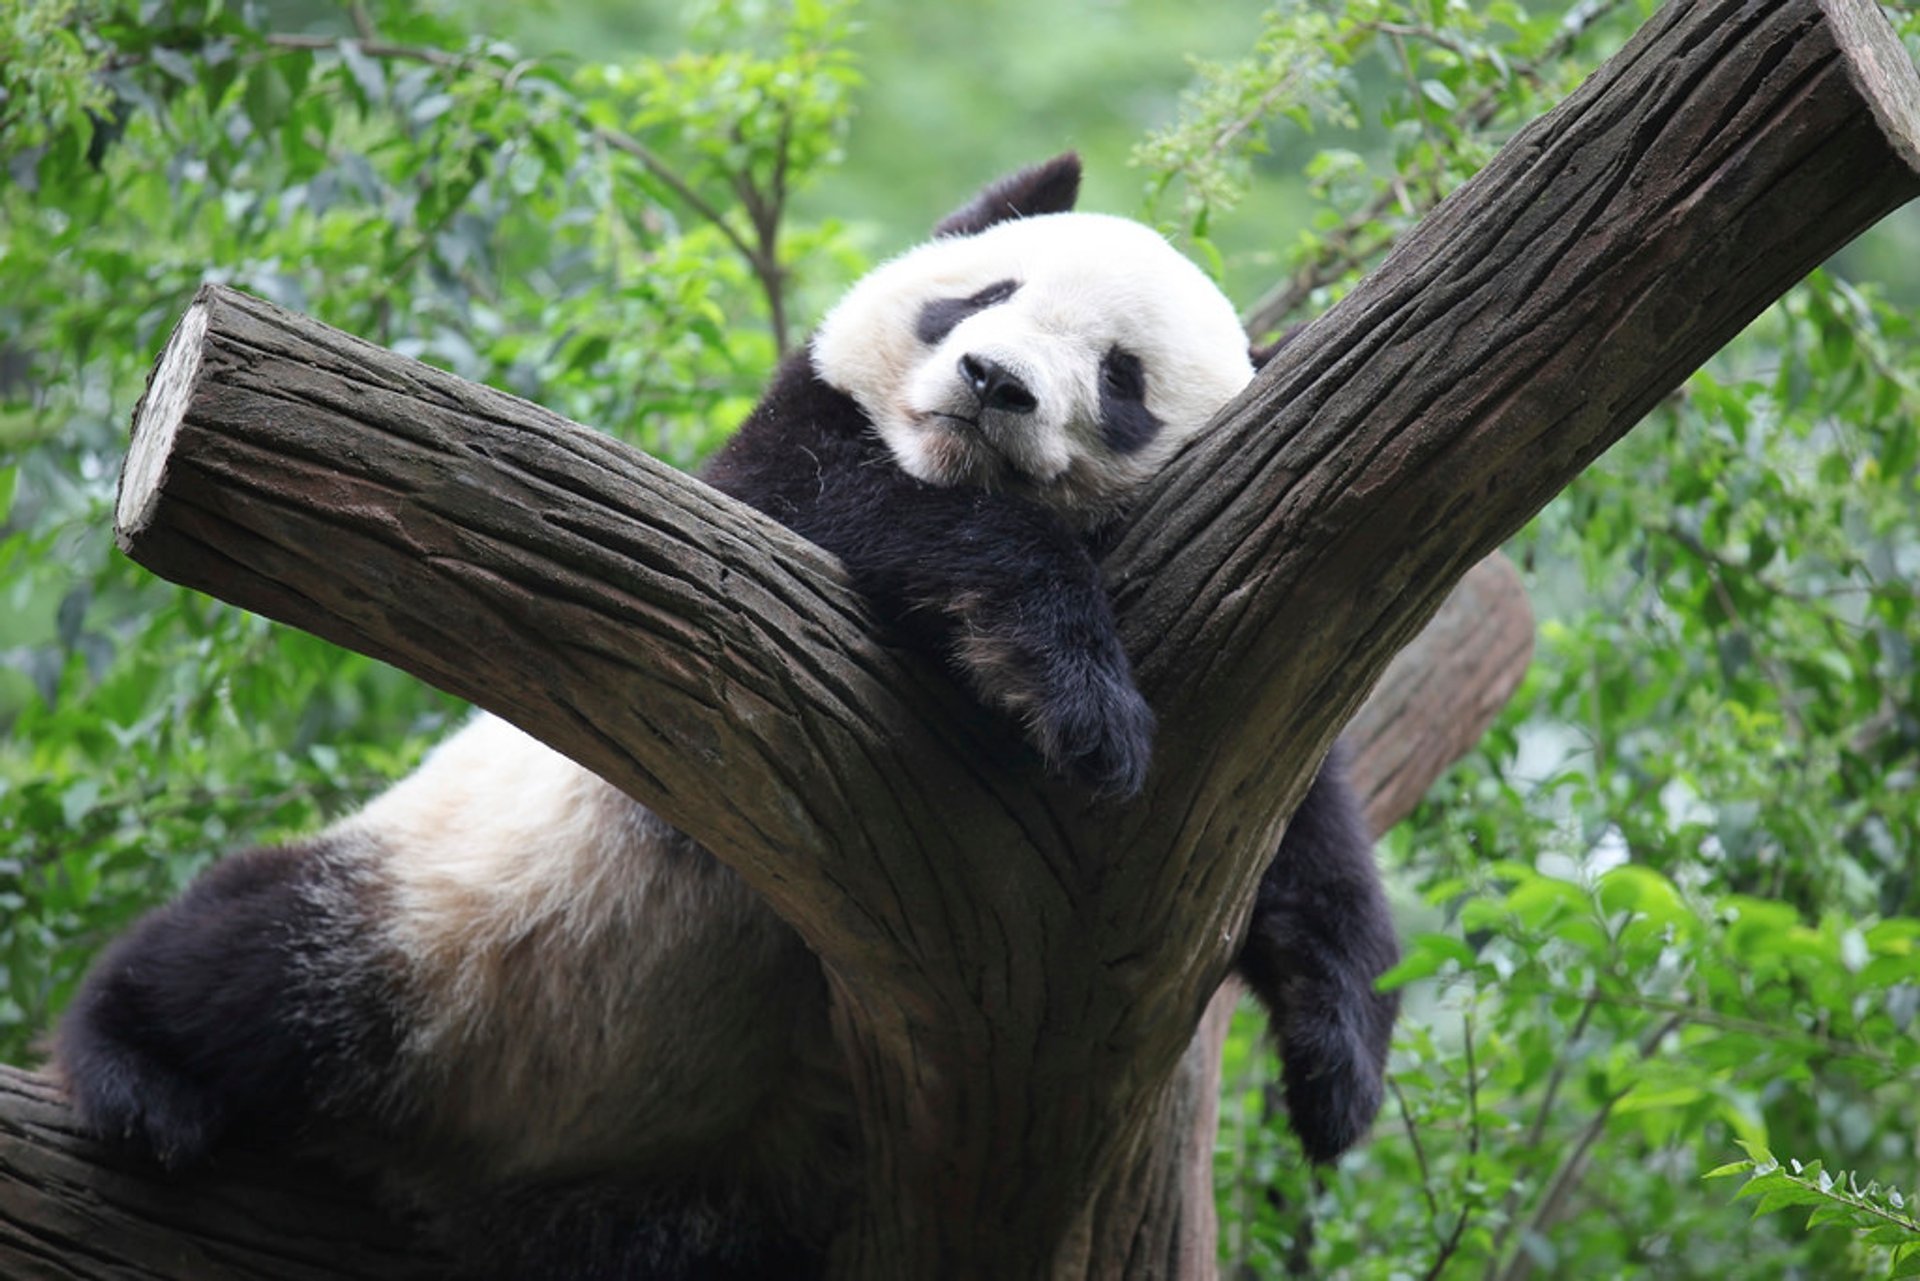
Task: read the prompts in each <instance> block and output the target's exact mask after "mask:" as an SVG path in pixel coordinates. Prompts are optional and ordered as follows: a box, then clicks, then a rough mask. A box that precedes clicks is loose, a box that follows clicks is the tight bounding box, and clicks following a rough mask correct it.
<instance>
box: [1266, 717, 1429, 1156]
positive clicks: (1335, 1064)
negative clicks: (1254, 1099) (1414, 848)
mask: <svg viewBox="0 0 1920 1281" xmlns="http://www.w3.org/2000/svg"><path fill="white" fill-rule="evenodd" d="M1399 956H1400V949H1399V944H1398V942H1397V941H1396V939H1395V937H1394V932H1393V917H1392V913H1391V911H1390V910H1389V908H1388V905H1387V900H1386V894H1385V891H1384V890H1383V889H1382V887H1381V884H1380V876H1379V872H1378V869H1377V868H1376V867H1375V865H1374V861H1373V842H1372V840H1371V839H1370V838H1369V836H1368V832H1367V826H1366V821H1365V819H1364V818H1363V817H1362V815H1361V813H1360V807H1359V802H1358V800H1357V798H1356V797H1355V796H1354V794H1353V791H1352V788H1351V787H1350V786H1349V785H1348V783H1347V780H1346V770H1345V759H1344V756H1343V754H1342V751H1341V749H1340V748H1339V747H1338V746H1336V747H1335V749H1334V751H1333V753H1331V754H1329V756H1328V757H1327V760H1326V762H1325V763H1324V764H1323V765H1322V766H1321V768H1320V773H1319V775H1318V776H1317V777H1316V778H1315V779H1314V781H1313V785H1312V787H1310V788H1309V789H1308V791H1307V795H1306V798H1305V799H1304V800H1302V801H1301V803H1300V808H1299V809H1298V810H1297V811H1295V813H1294V816H1293V819H1292V821H1291V822H1290V823H1289V824H1288V826H1287V831H1286V835H1285V836H1284V837H1283V838H1282V840H1281V842H1280V849H1279V851H1278V852H1277V853H1276V854H1275V855H1274V858H1273V861H1272V863H1270V864H1269V865H1268V867H1267V870H1266V873H1265V875H1264V876H1263V877H1262V878H1261V881H1260V888H1259V891H1258V894H1257V895H1256V897H1255V899H1254V908H1253V917H1252V920H1251V921H1250V922H1249V925H1248V930H1247V941H1246V945H1245V947H1243V948H1242V949H1241V953H1240V958H1239V966H1238V967H1239V971H1240V973H1241V975H1242V977H1244V978H1245V979H1246V980H1247V984H1248V986H1250V987H1251V988H1252V989H1253V991H1254V994H1255V995H1256V996H1258V997H1259V998H1260V1001H1261V1003H1262V1004H1263V1005H1265V1006H1266V1008H1267V1011H1268V1013H1269V1015H1270V1016H1271V1017H1272V1020H1273V1028H1274V1031H1275V1033H1276V1034H1277V1036H1278V1039H1279V1042H1280V1058H1281V1064H1282V1084H1283V1086H1284V1089H1285V1094H1286V1100H1287V1113H1288V1119H1289V1121H1290V1122H1291V1124H1292V1128H1293V1131H1294V1133H1295V1134H1297V1135H1298V1136H1299V1137H1300V1141H1301V1145H1302V1147H1304V1148H1305V1149H1306V1153H1307V1156H1308V1157H1309V1158H1310V1159H1312V1160H1314V1161H1322V1162H1323V1161H1331V1160H1333V1159H1334V1158H1335V1157H1337V1156H1339V1155H1340V1154H1341V1153H1342V1152H1344V1151H1346V1149H1348V1148H1349V1147H1351V1146H1353V1144H1355V1143H1357V1142H1359V1141H1360V1139H1362V1138H1364V1137H1365V1135H1366V1133H1367V1130H1368V1128H1369V1127H1370V1126H1371V1125H1372V1124H1373V1119H1374V1116H1375V1115H1376V1114H1377V1113H1378V1112H1379V1110H1380V1103H1381V1098H1382V1094H1383V1092H1384V1089H1385V1072H1386V1061H1387V1050H1388V1046H1389V1043H1390V1042H1391V1041H1392V1039H1393V1020H1394V1017H1395V1016H1396V1015H1397V1014H1398V1012H1399V1008H1400V998H1399V995H1398V994H1397V993H1383V992H1378V991H1375V990H1374V980H1376V979H1377V978H1379V977H1380V975H1381V974H1383V973H1385V972H1386V971H1387V970H1388V969H1389V968H1391V967H1392V966H1393V965H1394V963H1395V962H1396V961H1398V960H1399Z"/></svg>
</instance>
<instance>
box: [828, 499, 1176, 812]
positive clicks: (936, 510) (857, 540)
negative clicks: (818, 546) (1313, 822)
mask: <svg viewBox="0 0 1920 1281" xmlns="http://www.w3.org/2000/svg"><path fill="white" fill-rule="evenodd" d="M867 510H868V511H870V512H871V513H872V514H873V518H874V520H875V527H874V528H873V529H871V530H859V529H854V528H851V527H850V526H849V525H848V524H847V523H846V522H845V521H843V522H841V524H840V525H839V526H838V527H837V528H835V529H834V530H832V531H830V535H837V536H838V537H837V538H830V539H823V541H824V542H825V545H827V546H828V548H829V550H832V551H835V552H837V553H838V554H839V555H840V556H841V557H842V559H844V560H845V561H846V562H847V564H848V567H849V568H850V569H851V570H852V571H853V574H854V578H855V581H856V583H857V584H858V585H859V587H860V589H861V591H862V592H863V593H864V594H865V595H866V596H867V597H868V598H869V599H870V600H873V601H874V602H875V603H876V604H878V605H879V606H880V607H881V609H882V610H883V611H885V612H886V613H888V614H890V615H892V616H893V617H894V618H895V620H896V621H898V622H899V623H900V624H901V625H902V626H904V627H905V628H907V629H908V630H909V631H911V632H916V633H918V634H919V635H920V637H921V639H922V640H923V641H924V642H925V643H927V644H928V645H929V647H930V648H932V649H934V650H935V651H936V652H941V653H944V654H946V655H947V656H948V658H949V660H950V661H951V662H952V663H953V664H954V666H955V667H956V668H957V669H958V670H959V673H960V675H961V676H962V677H964V678H965V679H966V681H967V682H968V684H970V685H971V686H972V687H973V689H974V690H975V692H976V693H978V694H979V695H980V697H981V699H982V701H984V702H985V703H987V704H988V705H989V706H991V707H995V708H998V709H999V710H1001V711H1003V712H1006V713H1009V714H1011V715H1012V716H1014V717H1015V718H1017V719H1018V720H1019V721H1020V722H1021V723H1022V725H1023V727H1024V728H1025V730H1026V732H1027V736H1028V738H1029V739H1030V740H1031V741H1032V743H1033V744H1034V746H1035V747H1037V748H1038V749H1039V750H1040V753H1041V755H1042V756H1043V757H1044V758H1045V760H1046V763H1047V765H1048V767H1049V768H1050V769H1052V770H1054V771H1055V772H1056V773H1060V774H1064V775H1067V776H1069V777H1071V778H1074V779H1076V780H1077V781H1079V782H1081V783H1084V784H1086V785H1087V786H1089V787H1092V788H1093V789H1094V790H1095V791H1097V792H1099V793H1101V794H1103V795H1112V796H1131V795H1133V794H1134V793H1136V792H1138V791H1139V790H1140V788H1141V786H1142V785H1143V784H1144V783H1145V781H1146V774H1147V765H1148V762H1149V761H1150V760H1151V758H1152V754H1153V728H1154V720H1153V712H1152V709H1150V708H1149V707H1148V706H1147V702H1146V700H1145V699H1144V698H1142V697H1141V696H1140V691H1139V689H1138V688H1137V687H1136V686H1135V685H1134V680H1133V667H1132V665H1131V663H1129V662H1128V659H1127V653H1126V650H1125V649H1123V648H1122V647H1121V645H1120V637H1119V633H1118V631H1117V629H1116V627H1115V625H1114V619H1113V610H1112V607H1111V605H1109V603H1108V601H1107V593H1106V588H1105V585H1104V584H1103V582H1102V581H1101V578H1100V569H1099V566H1098V564H1096V563H1095V561H1094V559H1093V556H1092V554H1091V553H1090V552H1089V551H1088V549H1087V547H1086V545H1085V544H1084V543H1083V542H1082V541H1081V538H1080V536H1079V535H1078V534H1076V533H1075V532H1074V531H1073V530H1071V529H1069V528H1068V527H1067V525H1066V524H1065V523H1064V522H1062V521H1061V520H1060V519H1059V518H1058V517H1056V516H1055V515H1053V513H1051V512H1048V511H1046V510H1045V509H1043V508H1040V507H1038V506H1035V505H1034V504H1031V503H1028V502H1025V501H1022V500H1021V499H1019V498H1016V497H1013V496H1010V495H1002V494H992V493H986V492H983V491H979V490H973V489H964V488H956V489H944V490H943V489H933V488H927V487H918V488H917V491H916V492H915V493H914V494H912V496H911V500H910V501H906V500H901V501H896V502H891V503H886V504H874V505H873V506H872V507H870V508H868V509H867ZM807 532H809V533H812V532H813V531H807ZM816 536H817V535H816Z"/></svg>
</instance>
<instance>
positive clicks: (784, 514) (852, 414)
mask: <svg viewBox="0 0 1920 1281" xmlns="http://www.w3.org/2000/svg"><path fill="white" fill-rule="evenodd" d="M700 477H701V479H702V480H704V481H706V482H707V483H708V484H709V485H712V486H713V487H714V488H715V489H718V490H719V491H720V492H722V493H724V494H726V495H728V496H729V497H732V498H736V499H738V500H739V501H741V502H743V503H746V504H747V505H748V506H751V507H754V508H757V509H758V510H760V511H762V512H764V513H765V514H767V515H769V516H771V517H773V518H774V519H775V520H778V521H780V522H781V523H783V524H785V525H787V526H789V527H791V528H795V529H800V530H801V532H805V529H804V528H803V527H804V526H805V525H807V524H809V523H810V520H811V518H812V517H813V515H814V514H815V512H816V509H818V508H820V507H821V506H822V505H823V504H824V505H827V506H829V507H834V506H844V505H846V504H849V503H860V502H871V501H880V500H884V499H885V498H886V497H888V496H889V495H887V494H883V493H878V492H873V493H870V492H868V491H878V490H891V489H892V488H894V487H897V486H898V485H900V484H902V483H904V482H905V481H906V480H907V477H906V476H905V475H904V474H903V473H902V472H900V470H899V469H898V468H897V467H895V466H893V465H892V464H891V456H890V455H888V454H887V452H886V448H885V446H884V445H883V444H882V443H881V441H880V439H879V437H878V436H876V435H875V434H874V432H873V430H872V423H871V422H870V421H869V420H868V418H867V416H866V414H865V413H864V412H863V411H862V410H861V408H860V406H859V405H858V404H857V403H855V401H854V399H853V398H852V397H851V396H849V395H847V394H846V393H845V392H843V391H841V390H839V389H838V388H836V387H833V386H830V385H829V384H827V383H825V382H823V381H821V379H820V377H819V376H818V375H817V374H816V373H815V372H814V367H813V361H812V359H811V357H810V353H809V351H808V350H807V349H806V348H801V349H800V350H798V351H795V352H792V353H790V354H789V355H788V356H787V357H786V359H785V360H783V361H781V363H780V366H779V368H778V369H777V370H776V371H775V373H774V376H773V379H772V381H771V382H770V383H769V384H768V386H767V390H766V392H765V394H763V395H762V396H761V398H760V402H759V404H757V405H755V406H754V409H753V412H752V413H751V414H749V415H747V419H746V421H745V422H743V423H741V425H740V427H739V429H738V430H737V431H735V432H734V434H733V436H732V437H731V438H730V439H729V440H728V441H727V443H726V444H725V445H724V446H722V447H721V448H720V449H719V450H718V451H717V452H716V453H715V454H714V455H713V456H712V457H711V458H709V459H708V460H707V463H706V466H705V467H703V468H702V469H701V471H700Z"/></svg>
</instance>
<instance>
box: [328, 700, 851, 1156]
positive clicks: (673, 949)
mask: <svg viewBox="0 0 1920 1281" xmlns="http://www.w3.org/2000/svg"><path fill="white" fill-rule="evenodd" d="M328 835H329V836H330V837H332V838H334V839H336V840H337V841H338V842H339V844H340V846H341V847H342V848H345V849H349V850H364V851H367V852H368V866H367V869H366V871H367V875H368V876H370V877H377V878H379V879H380V881H381V883H382V885H383V890H384V894H385V898H386V902H387V904H389V905H390V906H389V910H384V911H382V912H381V913H380V914H379V915H378V917H377V918H375V919H374V921H373V925H374V927H375V928H374V930H373V931H372V935H371V937H370V938H369V939H368V940H366V941H367V942H368V943H370V944H371V945H372V948H373V951H374V953H375V954H376V955H386V956H389V957H391V958H393V960H394V963H396V964H397V965H398V966H399V968H400V969H401V970H403V971H404V972H405V973H406V974H407V975H408V976H409V983H408V993H409V994H408V997H407V1001H406V1004H407V1008H406V1010H405V1012H404V1015H403V1017H402V1018H401V1020H400V1022H401V1026H402V1027H403V1028H404V1029H405V1030H406V1031H405V1037H404V1039H403V1040H402V1041H401V1042H400V1044H399V1045H398V1047H397V1054H396V1057H395V1060H394V1063H393V1066H392V1071H391V1074H390V1075H389V1077H388V1081H387V1085H386V1089H387V1090H388V1091H389V1092H390V1093H391V1094H392V1095H393V1096H395V1097H396V1098H404V1099H406V1100H410V1101H411V1102H410V1104H409V1106H410V1107H412V1108H414V1109H416V1110H419V1111H421V1113H422V1115H421V1117H420V1121H419V1123H420V1124H421V1125H422V1126H423V1128H424V1129H425V1130H426V1131H427V1132H428V1133H431V1134H434V1135H445V1136H449V1139H450V1140H451V1139H452V1138H453V1137H455V1136H457V1137H458V1139H459V1141H460V1143H461V1144H463V1145H465V1146H468V1147H470V1148H472V1149H473V1153H474V1155H475V1157H476V1158H477V1159H478V1160H479V1162H480V1165H481V1168H483V1169H484V1171H485V1172H486V1176H487V1177H488V1178H489V1179H499V1178H522V1177H528V1176H533V1175H539V1174H550V1173H552V1172H555V1171H564V1170H567V1169H569V1168H576V1169H581V1170H588V1169H595V1168H606V1167H608V1166H610V1165H621V1164H632V1163H634V1162H635V1161H636V1160H639V1161H641V1162H642V1163H645V1162H647V1161H649V1160H651V1159H655V1158H656V1157H657V1159H659V1160H662V1161H670V1160H671V1159H672V1158H673V1156H674V1155H675V1154H676V1153H677V1152H678V1151H679V1150H681V1149H684V1148H688V1147H698V1146H700V1145H702V1144H710V1143H713V1142H715V1141H716V1140H725V1142H726V1143H727V1144H729V1145H732V1146H733V1147H734V1149H735V1150H734V1151H732V1152H730V1153H727V1154H725V1156H724V1158H723V1159H724V1160H726V1161H727V1162H730V1163H737V1164H739V1165H741V1166H744V1167H751V1166H754V1165H756V1164H764V1165H777V1164H778V1163H779V1162H780V1161H781V1160H782V1158H783V1153H782V1151H781V1149H782V1146H783V1144H784V1143H785V1142H786V1141H787V1139H788V1136H787V1134H786V1133H785V1130H786V1129H789V1128H792V1127H783V1125H782V1124H781V1123H780V1122H781V1119H782V1116H788V1115H790V1113H782V1114H781V1116H773V1117H769V1118H766V1123H759V1122H757V1120H756V1115H755V1114H756V1112H758V1111H759V1110H761V1109H762V1108H765V1107H767V1106H768V1105H769V1104H770V1103H772V1102H777V1101H781V1100H776V1099H773V1098H771V1097H770V1096H772V1095H775V1094H782V1095H785V1096H787V1097H786V1098H785V1100H784V1102H785V1104H786V1106H787V1107H789V1108H791V1107H794V1106H799V1105H800V1104H802V1103H803V1102H804V1101H805V1100H806V1099H807V1098H808V1097H810V1095H811V1093H813V1091H811V1090H809V1089H808V1088H807V1087H808V1086H809V1084H810V1080H809V1078H810V1075H811V1073H810V1072H809V1070H808V1067H809V1060H811V1059H813V1058H815V1057H818V1056H820V1055H823V1054H824V1052H825V1049H826V1024H825V1008H824V1004H823V1001H824V991H823V989H822V986H821V983H820V980H819V976H818V973H817V968H816V967H815V965H814V963H813V961H812V958H811V957H810V955H809V954H808V953H807V952H806V949H805V948H804V947H803V946H801V944H800V943H799V940H798V938H797V937H796V936H795V935H794V934H793V932H792V931H791V930H789V929H788V928H787V927H786V926H785V925H783V924H782V923H781V922H780V921H779V920H778V918H776V917H775V916H774V915H773V914H772V913H771V912H770V911H768V910H767V908H766V907H765V906H764V905H763V904H762V903H761V902H760V901H759V899H758V898H757V897H755V896H754V895H753V894H752V893H751V892H750V891H749V890H747V889H746V887H745V886H744V885H743V884H742V883H741V882H740V881H739V879H738V878H737V877H735V876H733V875H732V874H730V873H729V872H727V871H726V869H725V868H723V867H722V866H721V865H719V864H718V863H717V862H715V861H714V860H713V859H711V858H710V857H708V856H707V855H706V854H705V853H704V852H703V851H700V850H699V849H698V848H697V847H695V846H693V844H692V843H691V842H690V841H688V840H687V838H685V837H684V836H682V835H681V834H680V833H678V832H676V831H674V829H672V828H671V827H669V826H668V825H667V824H665V823H664V822H662V821H661V820H660V819H658V818H657V817H655V816H654V815H653V814H652V813H651V812H650V811H648V810H647V809H645V808H644V807H642V806H640V805H638V804H636V803H635V802H634V801H633V800H631V799H630V798H628V797H627V796H626V795H625V794H623V793H621V792H619V791H617V790H616V789H614V788H613V787H611V786H609V785H608V784H607V783H605V782H603V781H602V780H601V779H600V778H599V777H598V776H596V775H594V774H592V773H590V772H589V771H587V770H585V769H582V768H581V767H580V766H578V765H576V764H574V762H572V761H571V760H569V759H567V758H566V757H564V756H561V755H560V754H559V753H557V752H555V751H553V749H551V748H549V747H547V746H546V745H545V744H543V743H541V742H539V741H538V740H536V739H533V738H530V737H528V736H527V735H526V734H524V733H522V732H521V731H520V730H518V729H516V728H514V727H513V726H511V725H509V724H507V723H506V722H504V721H502V720H499V719H498V718H496V717H493V716H488V715H484V714H482V715H480V716H477V717H476V718H475V719H474V720H473V721H472V723H470V724H469V725H468V726H466V727H465V728H464V729H462V730H461V731H460V732H459V733H457V734H455V735H454V736H453V737H452V738H451V739H449V740H448V741H447V742H445V743H444V744H442V745H441V746H439V747H438V748H436V749H435V750H434V751H433V752H432V753H431V754H430V755H429V757H428V758H427V760H426V761H424V762H423V763H422V764H421V766H420V767H419V769H417V770H416V771H415V772H414V773H413V774H412V775H410V776H409V777H407V778H406V779H404V780H403V781H401V782H400V783H399V784H397V785H395V786H394V787H393V788H392V789H391V790H389V791H387V792H386V793H385V794H383V795H382V796H380V797H378V798H377V799H375V800H374V801H373V802H372V803H371V804H369V805H368V806H367V807H366V808H365V809H364V810H362V811H360V812H359V813H358V814H356V815H354V816H352V817H351V818H348V819H347V820H345V821H344V822H342V823H341V824H339V825H338V826H336V827H335V828H334V829H332V830H331V832H330V833H328ZM721 958H724V959H723V960H721ZM717 960H719V961H720V963H716V961H717ZM690 1011H700V1012H701V1017H698V1018H693V1017H689V1012H690ZM662 1029H671V1034H664V1035H663V1033H662ZM816 1070H817V1069H816ZM800 1120H801V1121H803V1122H805V1121H807V1120H808V1118H800ZM809 1146H810V1144H809ZM784 1155H785V1156H786V1158H787V1159H789V1160H793V1161H798V1160H799V1159H800V1158H801V1157H802V1156H803V1154H802V1153H798V1152H796V1153H790V1154H784ZM776 1172H777V1171H772V1170H769V1171H768V1172H767V1173H768V1174H769V1175H772V1174H774V1173H776ZM803 1174H804V1171H802V1170H800V1169H797V1168H796V1169H794V1170H792V1171H791V1172H790V1174H789V1175H788V1178H795V1177H799V1176H801V1175H803Z"/></svg>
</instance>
